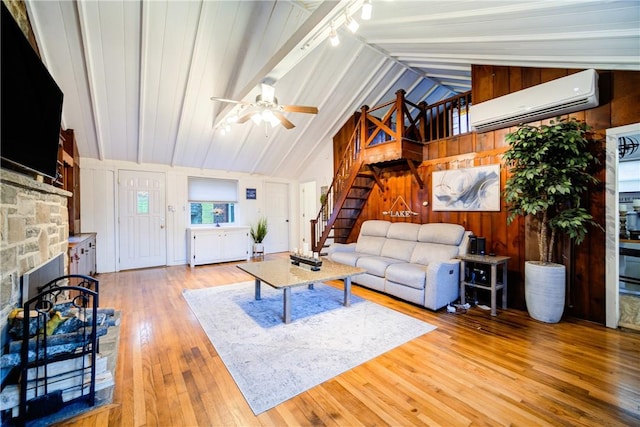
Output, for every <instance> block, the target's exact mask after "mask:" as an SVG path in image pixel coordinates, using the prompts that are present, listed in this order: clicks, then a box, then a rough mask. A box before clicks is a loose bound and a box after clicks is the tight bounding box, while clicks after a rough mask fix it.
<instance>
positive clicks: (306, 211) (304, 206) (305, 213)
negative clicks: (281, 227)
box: [300, 181, 318, 246]
mask: <svg viewBox="0 0 640 427" xmlns="http://www.w3.org/2000/svg"><path fill="white" fill-rule="evenodd" d="M316 200H318V198H317V197H316V183H315V181H312V182H305V183H303V184H300V211H301V212H300V218H302V220H301V221H300V235H301V236H302V241H303V242H304V243H309V246H312V245H313V242H312V241H311V220H312V219H315V217H316V215H318V208H317V205H316Z"/></svg>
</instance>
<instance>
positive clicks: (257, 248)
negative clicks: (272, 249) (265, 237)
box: [253, 243, 264, 255]
mask: <svg viewBox="0 0 640 427" xmlns="http://www.w3.org/2000/svg"><path fill="white" fill-rule="evenodd" d="M253 253H254V254H260V255H263V254H264V243H254V244H253Z"/></svg>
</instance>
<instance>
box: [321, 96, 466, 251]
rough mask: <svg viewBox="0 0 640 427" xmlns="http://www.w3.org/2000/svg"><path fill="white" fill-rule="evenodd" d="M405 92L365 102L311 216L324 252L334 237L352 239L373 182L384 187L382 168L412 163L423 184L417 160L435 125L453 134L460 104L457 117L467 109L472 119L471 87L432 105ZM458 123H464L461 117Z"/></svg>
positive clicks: (344, 241) (409, 168) (438, 128)
mask: <svg viewBox="0 0 640 427" xmlns="http://www.w3.org/2000/svg"><path fill="white" fill-rule="evenodd" d="M404 94H405V92H404V90H399V91H397V92H396V99H395V100H393V101H390V102H387V103H384V104H381V105H378V106H376V107H374V108H372V109H369V107H368V106H366V105H365V106H363V107H362V112H361V114H360V117H359V119H358V122H357V124H356V126H355V129H354V131H353V132H352V134H351V136H350V138H349V142H348V144H347V146H346V149H345V150H344V153H343V156H342V160H341V161H340V165H339V166H338V168H337V170H336V173H335V176H334V177H333V181H332V182H331V185H330V186H329V189H328V191H327V194H326V195H323V199H322V206H321V208H320V212H318V216H317V217H316V218H315V219H312V220H311V243H312V247H313V251H314V252H319V253H321V254H325V253H326V248H327V247H328V246H329V244H330V243H331V242H336V243H347V239H348V238H349V234H350V233H351V230H352V229H353V227H354V225H355V223H356V221H357V220H358V217H359V216H360V213H361V212H362V210H363V208H364V207H365V205H366V203H367V199H368V198H369V195H370V194H371V191H372V190H373V188H374V187H375V186H376V185H378V187H379V188H380V189H381V190H382V191H384V184H383V182H382V180H381V178H380V174H381V172H382V171H383V170H384V169H385V168H388V167H394V168H397V167H398V166H400V167H403V168H407V169H408V170H410V172H411V173H412V174H413V176H414V178H415V179H416V181H417V183H418V185H419V186H420V188H423V186H424V183H423V181H422V178H421V177H420V175H419V173H418V166H419V165H420V163H422V161H423V158H424V155H423V147H424V144H425V143H426V142H427V141H428V140H427V135H431V134H432V133H433V129H436V133H437V134H438V135H439V134H444V133H445V132H449V134H451V133H452V132H453V124H452V123H453V122H455V121H456V120H455V119H453V115H452V111H454V110H455V109H458V111H457V120H459V117H461V116H462V115H463V113H464V116H465V117H464V119H465V120H467V117H468V114H467V112H468V106H469V104H470V101H471V92H466V93H464V94H461V95H458V96H456V97H454V98H451V99H450V100H447V101H442V102H439V103H438V104H434V105H433V106H427V105H426V104H425V103H424V102H421V103H420V104H414V103H412V102H410V101H407V100H406V99H405V98H404ZM463 107H464V110H462V108H463ZM376 114H378V115H379V116H380V117H378V116H376ZM442 115H445V116H446V118H447V119H446V120H445V121H446V124H444V126H441V124H440V122H442V121H443V119H442V118H441V117H442ZM457 124H458V128H461V126H460V123H459V122H458V123H457Z"/></svg>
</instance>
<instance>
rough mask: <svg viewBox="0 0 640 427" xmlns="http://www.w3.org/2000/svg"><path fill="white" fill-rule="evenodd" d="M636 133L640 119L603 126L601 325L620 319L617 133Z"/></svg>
mask: <svg viewBox="0 0 640 427" xmlns="http://www.w3.org/2000/svg"><path fill="white" fill-rule="evenodd" d="M638 133H640V123H634V124H631V125H626V126H619V127H615V128H609V129H607V130H606V138H607V140H606V141H607V142H606V150H605V151H606V160H605V168H606V173H605V192H606V194H605V202H604V203H605V222H606V224H605V325H606V326H607V327H609V328H617V327H618V321H619V319H620V281H619V276H620V250H619V247H620V221H619V220H618V208H619V206H620V203H619V197H618V165H619V158H618V137H620V136H626V135H632V134H638Z"/></svg>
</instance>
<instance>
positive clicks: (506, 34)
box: [27, 0, 640, 179]
mask: <svg viewBox="0 0 640 427" xmlns="http://www.w3.org/2000/svg"><path fill="white" fill-rule="evenodd" d="M363 3H364V0H349V1H340V2H336V1H303V0H279V1H211V0H209V1H162V0H155V1H80V2H75V1H29V0H27V10H28V12H29V15H30V19H31V23H32V25H33V27H34V32H35V34H36V38H37V40H38V44H39V46H40V49H41V52H42V55H43V61H44V62H45V64H46V65H47V66H48V68H49V70H50V71H51V73H52V75H53V76H54V78H55V79H56V81H57V82H58V84H59V85H60V87H61V89H62V90H63V92H64V95H65V99H64V111H63V125H64V126H65V127H66V128H72V129H74V130H75V131H76V136H77V140H78V149H79V152H80V156H81V157H85V158H96V159H103V160H126V161H132V162H138V163H157V164H166V165H172V166H188V167H196V168H205V169H217V170H224V171H239V172H247V173H255V174H264V175H269V176H276V177H283V178H293V179H295V178H297V177H298V176H299V175H300V173H301V172H302V171H304V170H305V168H306V167H308V166H309V165H310V164H311V162H313V159H314V155H315V153H316V152H317V151H318V150H320V149H322V148H323V147H325V146H326V144H331V143H332V142H331V138H332V137H333V135H334V134H335V133H336V132H337V130H338V129H339V128H340V127H341V126H342V125H343V124H344V123H345V121H346V120H347V119H348V118H349V117H350V116H351V115H352V114H353V113H354V112H355V111H357V110H359V109H360V107H361V106H362V105H364V104H367V105H370V106H373V105H376V104H379V103H381V102H383V101H387V100H390V99H392V98H393V97H394V94H395V92H396V91H397V90H398V89H405V90H406V91H407V98H408V99H410V100H411V101H413V102H416V103H417V102H419V101H421V100H426V101H427V102H428V103H434V102H437V101H438V100H441V99H445V98H448V97H449V96H451V95H453V94H455V93H459V92H464V91H466V90H469V89H470V88H471V81H470V79H471V64H493V65H517V66H531V67H559V68H577V69H584V68H597V69H602V70H640V2H639V1H636V0H633V1H574V0H562V1H560V0H557V1H543V0H535V1H452V0H448V1H427V0H425V1H400V0H396V1H383V0H373V1H372V6H373V17H372V18H371V20H368V21H363V20H362V19H361V18H360V10H361V7H362V4H363ZM346 14H349V15H351V16H353V18H354V19H355V20H356V21H358V22H359V23H360V28H359V29H358V31H357V32H356V33H355V34H352V33H351V32H350V31H349V30H348V29H347V28H346V27H345V25H344V22H345V20H346V18H345V16H346ZM331 23H333V24H334V26H335V28H336V30H337V33H338V36H339V37H340V40H341V43H340V44H339V45H338V46H336V47H334V46H331V44H330V43H329V41H328V40H327V38H328V36H329V32H330V27H331ZM265 81H266V82H269V83H271V84H273V85H274V86H275V88H276V96H277V98H278V100H279V101H280V103H281V104H300V105H312V106H317V107H318V108H319V113H318V114H317V115H310V114H301V113H285V116H286V117H287V118H288V119H289V120H290V121H292V122H293V123H294V124H295V125H296V127H295V128H293V129H291V130H287V129H285V128H284V127H282V126H277V127H275V128H273V129H272V128H270V127H268V126H265V125H260V126H258V125H255V124H254V123H253V122H251V121H248V122H246V123H243V124H234V125H232V128H231V133H229V134H226V135H222V132H221V131H220V129H218V128H217V126H219V125H220V124H222V123H224V120H225V119H226V118H227V117H228V116H229V115H230V114H231V113H232V112H233V111H232V109H233V107H234V106H236V105H235V104H229V103H222V102H218V101H212V100H210V97H212V96H217V97H224V98H231V99H236V100H244V101H247V102H252V101H254V99H255V97H256V95H257V94H258V93H259V86H260V83H262V82H265ZM236 108H237V106H236Z"/></svg>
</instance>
